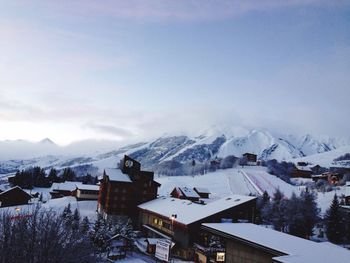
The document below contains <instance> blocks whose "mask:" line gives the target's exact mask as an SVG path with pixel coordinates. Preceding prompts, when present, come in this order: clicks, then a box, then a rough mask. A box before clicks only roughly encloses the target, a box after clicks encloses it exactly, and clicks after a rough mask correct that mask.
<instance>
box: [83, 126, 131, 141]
mask: <svg viewBox="0 0 350 263" xmlns="http://www.w3.org/2000/svg"><path fill="white" fill-rule="evenodd" d="M84 128H88V129H92V130H94V131H96V132H99V133H104V134H108V135H113V136H116V137H121V138H129V137H132V136H134V133H133V132H131V131H130V130H127V129H124V128H120V127H117V126H113V125H106V124H97V123H88V124H86V125H84Z"/></svg>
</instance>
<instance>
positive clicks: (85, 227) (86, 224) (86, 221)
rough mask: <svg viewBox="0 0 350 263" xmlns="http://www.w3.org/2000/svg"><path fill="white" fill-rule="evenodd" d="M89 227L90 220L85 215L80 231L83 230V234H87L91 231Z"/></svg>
mask: <svg viewBox="0 0 350 263" xmlns="http://www.w3.org/2000/svg"><path fill="white" fill-rule="evenodd" d="M89 229H90V222H89V219H88V218H87V216H85V217H84V218H83V220H82V221H81V223H80V232H82V233H83V234H87V233H88V232H89Z"/></svg>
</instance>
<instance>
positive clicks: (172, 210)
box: [138, 195, 256, 225]
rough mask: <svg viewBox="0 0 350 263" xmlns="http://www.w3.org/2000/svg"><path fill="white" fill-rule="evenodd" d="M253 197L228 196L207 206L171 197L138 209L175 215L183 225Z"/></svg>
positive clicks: (161, 198) (166, 215)
mask: <svg viewBox="0 0 350 263" xmlns="http://www.w3.org/2000/svg"><path fill="white" fill-rule="evenodd" d="M255 198H256V197H254V196H243V195H230V196H227V197H226V198H222V199H218V200H215V201H212V202H209V203H207V204H198V203H194V202H191V201H189V200H183V199H177V198H172V197H159V198H157V199H154V200H152V201H149V202H147V203H143V204H141V205H139V206H138V207H139V208H140V209H143V210H148V211H150V212H153V213H156V214H159V215H162V216H164V217H167V218H170V217H171V215H173V214H176V215H177V218H176V221H177V222H179V223H182V224H184V225H189V224H192V223H194V222H197V221H199V220H201V219H203V218H206V217H208V216H211V215H214V214H217V213H219V212H222V211H224V210H227V209H229V208H232V207H235V206H238V205H241V204H243V203H245V202H248V201H251V200H254V199H255Z"/></svg>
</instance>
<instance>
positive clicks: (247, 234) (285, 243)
mask: <svg viewBox="0 0 350 263" xmlns="http://www.w3.org/2000/svg"><path fill="white" fill-rule="evenodd" d="M203 226H204V227H206V228H209V229H213V230H216V231H220V232H222V233H224V234H228V235H230V236H233V237H237V238H239V239H240V240H245V241H248V242H250V243H254V244H256V245H259V246H261V247H264V248H268V249H272V250H275V251H279V252H281V253H285V254H287V255H286V256H277V257H275V258H274V259H275V260H277V261H278V262H283V263H304V262H317V263H329V262H337V263H348V262H349V259H350V252H349V251H347V250H346V249H344V248H341V247H338V246H336V245H333V244H330V243H316V242H313V241H310V240H307V239H303V238H299V237H295V236H292V235H288V234H285V233H282V232H278V231H275V230H272V229H268V228H265V227H262V226H258V225H254V224H250V223H210V224H203Z"/></svg>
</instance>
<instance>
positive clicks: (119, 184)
mask: <svg viewBox="0 0 350 263" xmlns="http://www.w3.org/2000/svg"><path fill="white" fill-rule="evenodd" d="M120 167H121V169H118V168H109V169H105V171H104V174H103V178H102V180H101V183H100V190H99V196H98V211H99V213H101V214H102V215H103V216H104V217H105V218H107V217H129V218H131V219H136V217H137V205H139V204H141V203H144V202H147V201H150V200H153V199H155V198H157V191H158V187H159V186H160V184H159V183H157V182H156V181H154V180H153V177H154V174H153V172H147V171H141V164H140V163H139V162H137V161H136V160H134V159H132V158H130V157H129V156H126V155H125V156H124V159H123V160H122V161H121V164H120Z"/></svg>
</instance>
